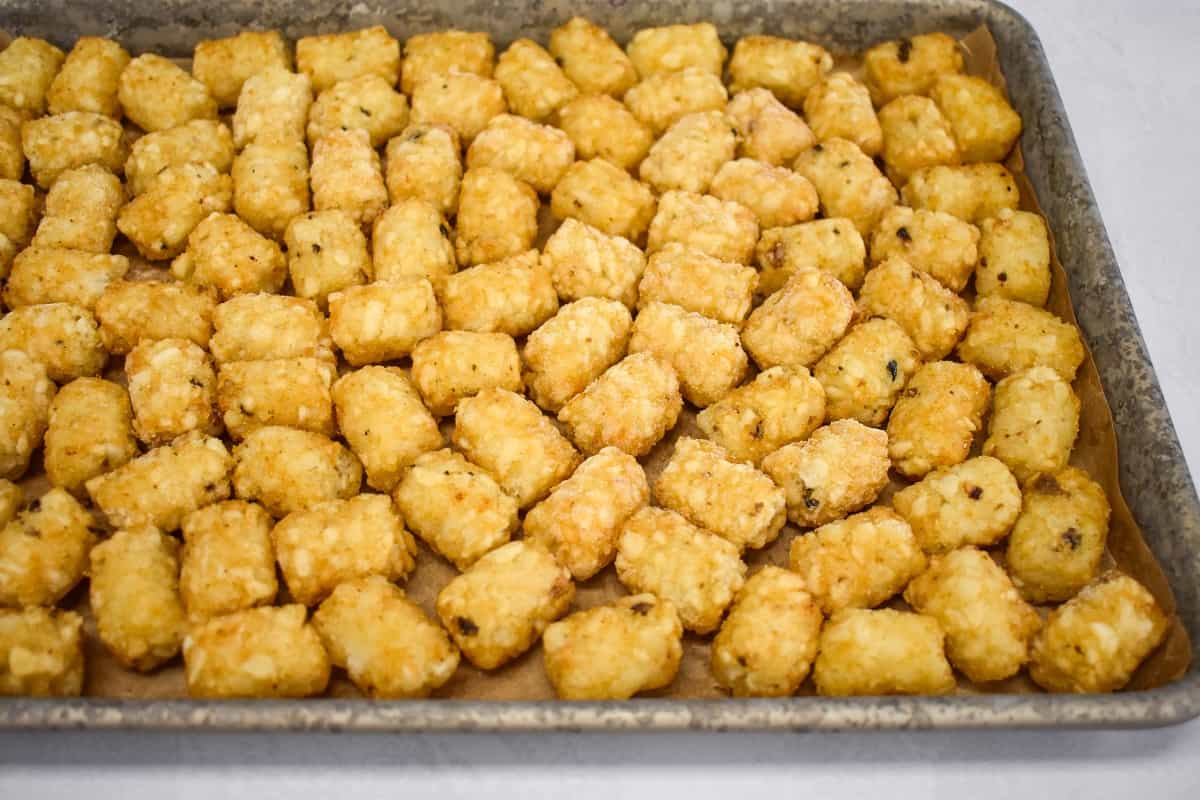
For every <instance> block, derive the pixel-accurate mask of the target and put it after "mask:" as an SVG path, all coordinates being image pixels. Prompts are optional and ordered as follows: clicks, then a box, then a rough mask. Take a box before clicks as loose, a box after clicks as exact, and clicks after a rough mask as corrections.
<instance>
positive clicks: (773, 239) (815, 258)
mask: <svg viewBox="0 0 1200 800" xmlns="http://www.w3.org/2000/svg"><path fill="white" fill-rule="evenodd" d="M754 252H755V260H756V261H757V262H758V268H759V279H758V291H759V293H760V294H764V295H770V294H773V293H775V292H777V291H779V290H780V289H782V288H783V285H784V284H785V283H787V281H788V278H790V277H791V276H792V275H793V274H794V273H795V272H796V271H797V270H799V269H803V268H807V267H816V268H817V269H821V270H824V271H825V272H828V273H829V274H830V275H832V276H833V277H835V278H837V279H838V280H839V281H841V282H842V283H843V284H845V286H846V288H847V289H850V290H856V289H858V287H859V286H861V285H862V281H863V276H864V275H866V274H867V268H866V260H867V248H866V244H865V243H864V242H863V237H862V235H861V234H859V232H858V229H857V228H856V227H855V226H854V222H853V221H852V220H849V219H846V218H844V217H834V218H832V219H817V220H813V221H812V222H801V223H800V224H798V225H789V226H787V227H784V228H768V229H766V230H764V231H763V232H762V236H760V237H759V239H758V244H757V245H756V246H755V249H754Z"/></svg>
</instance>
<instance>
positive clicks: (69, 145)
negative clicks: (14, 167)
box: [21, 111, 128, 189]
mask: <svg viewBox="0 0 1200 800" xmlns="http://www.w3.org/2000/svg"><path fill="white" fill-rule="evenodd" d="M123 137H124V129H123V128H122V127H121V123H119V122H117V121H116V120H115V119H113V118H112V117H106V116H104V115H103V114H93V113H92V112H90V111H64V112H63V113H61V114H54V115H52V116H49V117H40V118H38V119H35V120H30V121H29V122H26V123H25V124H24V125H22V126H21V147H22V149H23V150H24V151H25V157H26V158H27V159H29V174H30V175H32V176H33V179H34V181H35V182H36V183H37V185H38V186H40V187H42V188H43V189H49V188H50V187H51V186H52V185H53V184H54V181H55V180H57V179H58V176H59V175H61V174H62V173H64V172H66V171H67V170H69V169H75V168H76V167H83V166H87V165H88V164H99V165H100V166H102V167H104V168H105V169H108V170H110V171H112V172H120V171H121V167H122V165H124V163H125V158H126V156H127V155H128V150H127V148H126V146H125V141H124V138H123Z"/></svg>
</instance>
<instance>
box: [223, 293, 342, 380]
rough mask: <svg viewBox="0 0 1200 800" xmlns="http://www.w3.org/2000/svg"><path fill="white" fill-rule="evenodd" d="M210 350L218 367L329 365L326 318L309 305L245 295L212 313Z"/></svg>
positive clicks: (299, 300) (295, 299) (277, 297)
mask: <svg viewBox="0 0 1200 800" xmlns="http://www.w3.org/2000/svg"><path fill="white" fill-rule="evenodd" d="M212 319H213V327H214V329H215V333H213V336H212V341H211V343H210V347H209V349H210V350H211V351H212V355H213V359H214V360H216V362H217V363H218V364H224V363H226V362H229V361H261V360H264V359H270V358H303V357H306V356H312V357H313V358H322V359H325V360H326V361H330V362H332V361H333V350H332V343H331V341H330V338H329V329H328V326H327V324H326V322H325V316H324V315H323V314H321V312H320V311H319V310H317V307H316V305H315V304H314V303H313V302H312V301H311V300H304V299H302V298H299V297H285V296H282V295H271V294H245V295H239V296H237V297H234V298H232V299H230V300H226V301H225V302H224V303H221V305H219V306H217V307H216V310H215V311H214V312H213V316H212Z"/></svg>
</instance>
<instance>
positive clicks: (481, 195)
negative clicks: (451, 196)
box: [454, 167, 538, 267]
mask: <svg viewBox="0 0 1200 800" xmlns="http://www.w3.org/2000/svg"><path fill="white" fill-rule="evenodd" d="M537 212H538V197H537V192H535V191H534V190H533V187H531V186H530V185H529V184H527V183H525V182H524V181H521V180H518V179H517V178H515V177H513V176H512V175H511V174H509V173H508V172H505V171H503V170H499V169H495V168H494V167H477V168H475V169H470V170H467V173H466V174H465V175H463V179H462V191H461V192H460V193H459V199H458V217H457V221H456V225H455V240H454V250H455V253H456V255H457V256H458V263H459V264H460V265H462V266H464V267H469V266H472V265H474V264H488V263H491V262H493V261H499V260H500V259H503V258H508V257H510V256H515V255H518V254H520V253H524V252H525V251H527V250H528V249H529V248H530V247H532V246H533V242H534V239H535V238H536V237H537V228H538V223H537Z"/></svg>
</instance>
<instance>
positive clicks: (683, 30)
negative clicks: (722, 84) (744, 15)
mask: <svg viewBox="0 0 1200 800" xmlns="http://www.w3.org/2000/svg"><path fill="white" fill-rule="evenodd" d="M625 52H626V53H628V54H629V60H630V61H631V62H633V66H634V68H635V69H636V70H637V71H638V74H639V75H640V76H641V77H643V78H645V77H647V76H649V75H655V74H657V73H660V72H678V71H679V70H681V69H687V68H688V67H695V68H697V69H701V70H704V71H705V72H711V73H712V74H714V75H720V74H721V69H722V67H723V66H724V64H725V56H726V55H728V51H727V50H726V49H725V45H723V44H721V39H720V37H719V36H718V34H717V28H716V26H714V25H713V24H712V23H711V22H697V23H695V24H693V25H663V26H661V27H658V28H642V29H641V30H640V31H638V32H637V33H635V34H634V35H633V38H632V39H631V40H630V41H629V44H628V45H626V46H625Z"/></svg>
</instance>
